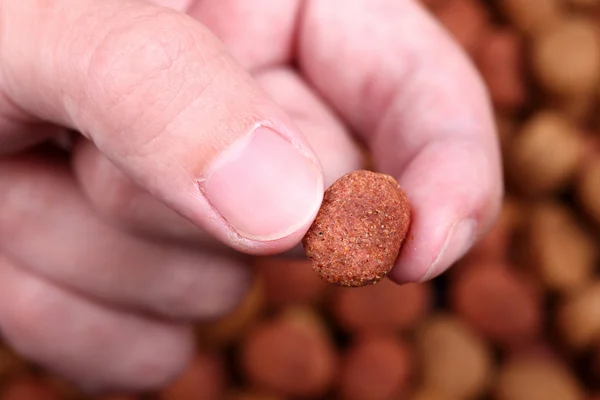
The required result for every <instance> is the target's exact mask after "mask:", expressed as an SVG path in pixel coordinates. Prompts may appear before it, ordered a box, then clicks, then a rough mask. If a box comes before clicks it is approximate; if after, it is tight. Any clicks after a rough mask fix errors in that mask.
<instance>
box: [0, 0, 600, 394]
mask: <svg viewBox="0 0 600 400" xmlns="http://www.w3.org/2000/svg"><path fill="white" fill-rule="evenodd" d="M323 1H328V0H323ZM421 2H422V3H423V5H424V7H426V8H427V9H428V10H429V12H431V13H432V14H433V15H434V16H435V17H436V18H437V19H438V20H439V21H440V22H441V24H442V25H444V26H445V27H446V29H447V30H448V32H449V34H451V35H453V36H454V37H455V39H456V40H457V42H458V43H459V44H460V45H461V46H462V47H463V48H464V50H465V52H466V53H467V54H468V55H469V57H471V59H472V61H473V63H474V65H475V66H476V67H477V68H478V69H479V71H480V73H481V75H482V76H483V79H484V80H485V82H486V84H487V86H488V88H489V91H490V95H491V98H492V101H493V104H494V110H495V116H496V122H497V128H498V135H499V139H500V143H501V146H502V152H503V159H504V170H505V181H506V192H507V195H506V198H505V201H504V207H503V210H502V213H501V215H500V218H499V220H498V222H497V224H496V225H495V227H494V228H493V229H492V231H491V232H490V233H489V235H488V236H487V237H486V238H485V239H484V240H483V241H482V242H481V243H479V244H478V245H477V246H476V248H474V249H473V250H472V251H471V252H470V253H469V254H468V255H467V256H466V257H465V258H464V259H463V260H461V261H460V262H459V263H457V264H456V265H455V266H454V267H453V268H452V269H451V270H450V271H449V272H447V273H446V274H444V275H443V276H442V277H440V278H438V279H436V280H434V281H433V282H428V283H424V284H409V285H404V286H399V285H395V284H392V283H390V282H389V281H383V282H382V283H380V284H377V285H375V286H370V287H365V288H360V289H343V288H338V287H332V286H328V285H326V284H324V283H323V282H322V281H321V280H320V278H319V277H318V276H317V275H316V274H315V273H314V272H313V271H312V270H311V268H310V266H309V265H308V263H307V261H306V260H302V259H285V258H261V259H258V260H256V265H255V266H254V268H255V269H256V279H255V282H254V287H253V289H252V291H251V292H250V293H249V295H248V296H247V298H246V299H245V301H244V302H243V304H241V305H240V306H239V308H238V309H236V310H235V311H234V312H233V313H231V314H230V315H229V316H227V317H225V318H224V319H222V320H219V321H215V322H211V323H208V324H202V325H200V326H198V328H197V334H198V352H197V355H196V357H195V359H194V361H193V363H192V364H191V365H190V366H189V368H188V369H187V371H185V372H184V373H183V374H182V375H181V376H180V377H179V378H178V379H177V380H176V381H175V382H174V383H172V384H171V385H170V386H169V387H166V388H164V389H162V390H160V391H158V392H155V393H142V394H124V395H121V396H104V397H102V396H100V397H94V399H96V400H127V399H129V400H133V399H156V400H178V399H179V400H186V399H203V400H212V399H229V400H287V399H342V400H388V399H389V400H398V399H408V400H470V399H495V400H595V399H600V277H599V275H598V263H599V258H598V257H599V251H600V246H599V244H600V101H599V100H600V0H490V1H484V0H421ZM86 398H87V399H90V397H85V396H84V395H82V394H81V393H79V392H78V391H77V390H76V389H75V388H74V387H72V386H71V385H70V384H69V383H67V382H64V381H62V380H60V379H59V378H58V377H55V376H52V375H51V374H49V373H48V372H46V371H43V370H40V369H39V368H37V367H36V366H35V365H31V364H29V363H27V362H26V361H24V360H23V359H21V358H19V357H18V356H17V355H15V354H14V353H13V352H11V350H10V349H8V348H7V347H6V346H4V345H2V344H1V343H0V400H27V399H40V400H54V399H73V400H75V399H86Z"/></svg>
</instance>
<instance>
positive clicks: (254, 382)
mask: <svg viewBox="0 0 600 400" xmlns="http://www.w3.org/2000/svg"><path fill="white" fill-rule="evenodd" d="M240 362H241V367H242V371H243V372H244V374H245V376H246V378H247V379H248V381H249V383H250V385H251V387H253V388H256V389H257V390H261V391H263V392H265V393H271V394H274V395H278V396H286V397H287V396H290V397H294V398H295V397H301V398H305V397H308V398H310V397H319V396H323V395H324V394H326V393H327V392H328V391H329V389H330V387H331V385H332V383H333V379H334V374H335V372H336V365H337V359H336V354H335V347H334V344H333V342H332V338H331V337H330V336H329V333H328V332H327V329H326V328H325V326H324V325H323V324H322V322H321V321H320V319H319V317H318V316H317V315H315V314H314V313H313V312H312V311H309V310H305V309H296V308H292V309H289V310H287V311H285V312H284V313H283V314H280V315H277V316H275V317H274V318H273V319H271V320H266V321H263V322H262V323H261V324H260V325H258V326H257V327H256V328H255V329H254V330H253V331H252V332H251V333H250V334H249V335H248V336H246V338H245V339H244V341H243V343H242V346H241V351H240Z"/></svg>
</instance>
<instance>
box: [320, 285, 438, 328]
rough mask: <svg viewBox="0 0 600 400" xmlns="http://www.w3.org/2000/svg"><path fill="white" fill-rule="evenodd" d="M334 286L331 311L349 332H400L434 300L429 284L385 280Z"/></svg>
mask: <svg viewBox="0 0 600 400" xmlns="http://www.w3.org/2000/svg"><path fill="white" fill-rule="evenodd" d="M335 289H336V290H335V291H333V293H332V296H331V314H332V316H333V318H335V320H336V322H337V323H338V325H339V326H340V327H342V328H343V329H345V330H346V331H348V332H364V331H384V332H385V331H400V330H403V329H407V328H410V327H413V326H414V325H415V324H417V323H418V322H419V321H420V320H421V319H422V318H423V317H424V316H425V315H426V314H427V312H428V311H429V309H430V306H431V303H432V301H431V297H432V296H431V287H430V286H429V284H427V283H409V284H404V285H398V284H396V283H394V282H392V281H390V280H389V279H384V280H383V281H381V282H380V283H379V284H377V285H370V286H366V287H362V288H343V287H340V288H335Z"/></svg>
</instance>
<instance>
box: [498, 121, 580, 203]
mask: <svg viewBox="0 0 600 400" xmlns="http://www.w3.org/2000/svg"><path fill="white" fill-rule="evenodd" d="M583 152H584V142H583V139H582V137H581V136H580V135H579V132H578V131H577V130H576V129H575V127H574V126H573V125H572V124H571V123H570V122H569V121H568V120H567V119H566V118H564V117H562V116H561V115H560V114H558V113H554V112H550V111H541V112H538V113H537V114H535V115H534V116H533V117H531V118H530V119H529V120H528V121H527V122H526V123H525V124H524V125H523V127H522V129H521V131H520V132H519V134H518V135H516V136H515V138H514V139H513V141H512V143H511V145H510V148H509V151H508V154H507V166H506V169H507V175H508V178H509V179H510V182H511V183H512V184H513V185H514V186H515V187H516V188H518V189H519V191H520V192H521V193H524V194H527V195H530V196H535V195H539V196H541V195H547V194H551V193H553V192H555V191H558V190H560V189H562V188H563V187H564V186H565V185H566V184H567V183H568V182H569V180H570V179H571V178H572V177H573V176H574V174H575V172H576V171H577V168H578V166H579V162H580V160H581V157H582V155H583Z"/></svg>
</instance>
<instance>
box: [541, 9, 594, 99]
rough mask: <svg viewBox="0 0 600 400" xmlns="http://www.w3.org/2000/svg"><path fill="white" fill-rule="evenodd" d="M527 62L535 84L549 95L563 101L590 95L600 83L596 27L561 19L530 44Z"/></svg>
mask: <svg viewBox="0 0 600 400" xmlns="http://www.w3.org/2000/svg"><path fill="white" fill-rule="evenodd" d="M531 62H532V68H533V72H534V74H535V76H536V78H537V80H538V82H539V84H540V85H541V86H542V87H543V88H544V89H545V90H547V91H548V92H549V93H552V94H555V95H559V96H563V97H567V98H571V97H573V96H581V95H582V94H586V93H588V94H592V93H593V92H594V90H595V88H596V86H597V85H598V82H599V81H600V37H599V36H598V28H597V26H596V24H595V23H594V22H592V21H591V20H588V19H585V18H581V17H577V18H565V19H564V21H562V22H561V23H560V24H557V25H556V26H555V27H553V28H552V29H550V30H548V31H547V32H545V33H544V34H543V35H540V36H539V37H538V38H537V39H536V40H535V41H534V42H533V48H532V61H531Z"/></svg>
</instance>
